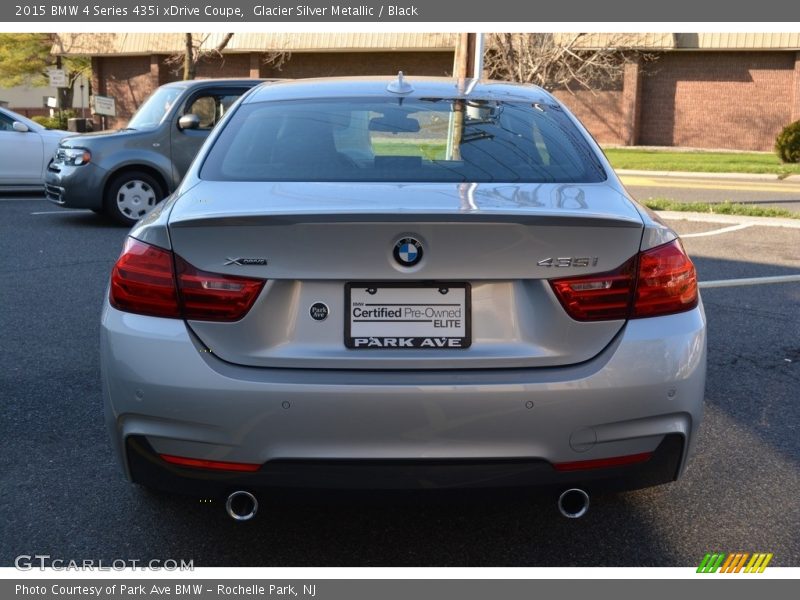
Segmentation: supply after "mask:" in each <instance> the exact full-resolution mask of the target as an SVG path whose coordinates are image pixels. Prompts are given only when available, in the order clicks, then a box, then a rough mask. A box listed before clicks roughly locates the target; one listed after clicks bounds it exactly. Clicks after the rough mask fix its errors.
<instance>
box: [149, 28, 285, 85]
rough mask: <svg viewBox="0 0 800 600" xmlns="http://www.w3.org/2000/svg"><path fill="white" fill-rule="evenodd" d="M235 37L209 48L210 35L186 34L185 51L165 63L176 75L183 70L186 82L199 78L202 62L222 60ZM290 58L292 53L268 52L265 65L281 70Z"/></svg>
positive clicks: (228, 36)
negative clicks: (205, 60)
mask: <svg viewBox="0 0 800 600" xmlns="http://www.w3.org/2000/svg"><path fill="white" fill-rule="evenodd" d="M233 35H234V34H232V33H226V34H225V35H224V36H223V37H222V39H221V40H220V41H219V42H218V43H217V44H216V45H215V46H213V47H209V46H208V42H209V39H210V38H211V34H210V33H204V34H199V33H185V34H183V43H184V48H183V51H182V52H178V53H177V54H174V55H172V56H170V57H169V58H167V60H166V61H165V62H166V63H167V64H168V65H171V66H173V67H175V71H176V73H177V72H178V70H179V69H182V70H183V79H184V80H188V79H194V78H195V77H197V65H198V64H199V63H200V61H201V60H203V59H205V58H209V57H219V58H221V57H222V51H223V50H224V49H225V48H227V47H228V44H229V43H230V41H231V38H233ZM289 58H291V53H290V52H288V51H284V50H274V51H268V52H265V53H264V64H268V65H271V66H272V67H273V68H276V69H278V70H280V68H281V67H282V66H283V65H284V64H285V63H286V61H288V60H289Z"/></svg>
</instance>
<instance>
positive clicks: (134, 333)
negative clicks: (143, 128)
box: [101, 77, 706, 470]
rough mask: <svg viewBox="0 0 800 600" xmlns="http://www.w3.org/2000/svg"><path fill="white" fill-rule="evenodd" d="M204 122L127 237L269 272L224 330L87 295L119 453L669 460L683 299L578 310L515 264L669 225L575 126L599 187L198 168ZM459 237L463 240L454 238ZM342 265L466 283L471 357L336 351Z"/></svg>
mask: <svg viewBox="0 0 800 600" xmlns="http://www.w3.org/2000/svg"><path fill="white" fill-rule="evenodd" d="M385 86H386V78H383V77H381V78H363V79H356V80H355V81H353V80H352V79H351V78H348V79H346V80H344V79H343V80H339V81H333V82H331V81H322V80H320V81H300V82H288V81H287V82H277V83H274V84H271V85H269V86H260V87H259V88H257V89H256V90H253V91H252V92H251V93H250V94H249V95H247V96H246V97H245V98H244V99H243V102H262V101H269V100H279V99H281V100H282V99H291V98H300V97H319V96H320V95H324V96H327V97H334V96H340V97H346V96H354V95H355V96H362V97H363V96H370V95H375V96H381V95H384V96H385V95H386V94H387V92H386V90H385ZM413 86H414V92H413V93H412V94H411V95H412V96H413V95H419V96H426V97H454V96H460V97H465V96H466V95H469V94H474V95H475V96H481V97H491V96H492V95H493V94H494V95H496V97H497V98H499V99H503V100H522V101H530V102H539V103H544V104H547V105H549V106H551V107H552V106H559V103H558V101H557V100H555V99H554V98H553V97H552V96H550V95H549V94H547V93H546V92H544V91H542V90H539V89H537V88H533V87H531V86H520V85H513V84H498V83H482V82H474V81H471V82H469V85H463V86H459V85H458V84H457V83H455V82H453V81H442V80H434V79H425V78H413ZM562 110H564V111H565V112H566V113H567V114H569V112H568V111H567V110H566V109H564V108H562ZM234 111H235V108H234V109H233V111H231V112H229V113H228V116H227V117H226V119H231V118H235V112H234ZM570 118H572V119H573V121H574V122H575V123H576V126H577V127H578V128H579V130H580V131H582V132H583V133H584V134H585V135H586V136H587V138H588V134H587V133H586V131H585V129H584V128H583V127H582V126H581V125H580V123H578V122H577V120H575V119H574V117H573V116H572V115H570ZM221 129H222V128H221V127H218V128H216V130H215V131H213V132H212V133H211V135H210V137H209V140H208V142H207V144H206V146H205V149H204V150H201V152H200V155H199V157H198V160H197V161H195V163H194V164H193V166H192V167H191V168H190V169H189V171H188V173H187V175H186V176H185V178H184V180H183V182H182V183H181V184H180V186H179V188H178V190H177V191H176V193H175V194H174V196H173V197H172V198H170V199H169V200H168V201H166V202H164V203H162V204H161V205H160V206H159V207H158V208H157V209H156V210H155V211H153V213H151V214H150V215H149V216H148V217H147V218H146V219H144V220H143V222H142V223H140V224H139V225H138V226H136V227H135V228H134V229H133V230H132V232H131V234H132V235H133V236H134V237H137V238H138V239H140V240H143V241H146V242H148V243H153V244H156V245H158V246H161V247H164V248H172V247H174V249H175V251H176V252H177V253H179V254H180V255H181V256H183V257H184V258H185V259H187V260H189V262H191V263H192V264H194V265H195V266H196V267H198V268H201V269H206V270H210V271H215V272H225V273H230V274H236V275H244V276H253V275H254V274H255V276H261V277H266V278H269V279H270V282H269V283H268V284H267V285H266V286H265V288H264V291H263V293H262V295H261V297H260V298H259V299H258V300H257V302H256V305H255V306H254V307H253V309H252V310H251V312H250V314H248V315H247V316H246V317H245V319H243V320H242V321H240V322H239V323H227V324H219V323H209V322H202V323H201V322H192V323H190V324H187V323H185V322H183V321H180V320H176V319H161V318H155V317H147V316H142V315H135V314H126V313H122V312H120V311H118V310H116V309H114V308H112V307H111V306H110V305H109V304H108V301H106V303H105V306H104V309H103V316H102V326H101V366H102V380H103V390H104V397H105V407H106V421H107V424H108V428H109V431H110V433H111V437H112V440H113V443H114V448H115V451H116V452H117V454H118V456H119V458H120V460H121V462H122V464H123V466H126V465H125V460H124V457H123V447H124V440H125V437H126V436H128V435H135V434H138V435H144V436H146V437H147V439H148V441H149V442H150V444H151V445H152V446H153V447H154V448H155V450H156V451H157V452H162V453H169V454H175V455H182V456H191V457H195V458H200V459H210V460H224V461H234V462H263V461H269V460H272V459H280V458H300V459H302V458H308V459H318V458H343V459H376V458H386V459H390V458H402V459H419V460H424V459H431V458H434V459H435V458H458V459H465V458H510V457H511V458H542V459H545V460H549V461H551V462H569V461H574V460H590V459H596V458H606V457H611V456H620V455H626V454H637V453H640V452H648V451H652V450H654V449H655V448H656V446H657V445H658V444H659V442H660V441H661V440H662V439H663V437H664V436H665V435H667V434H670V433H680V434H682V435H684V436H685V438H686V440H687V444H686V445H685V446H684V458H683V461H682V463H681V470H683V469H684V468H685V465H686V457H687V456H688V455H689V454H690V453H691V451H692V449H693V447H694V445H695V443H696V433H697V429H698V427H699V424H700V421H701V418H702V413H703V396H704V388H705V369H706V323H705V315H704V312H703V307H702V302H701V303H700V304H699V305H698V306H697V307H696V308H695V309H693V310H691V311H688V312H684V313H679V314H674V315H669V316H663V317H656V318H649V319H636V320H631V321H628V322H627V323H624V322H621V321H612V322H597V323H577V322H574V321H572V320H571V319H570V318H569V317H568V316H566V313H564V311H563V309H561V307H560V306H558V302H557V300H556V299H555V297H554V296H553V293H552V291H551V289H550V287H549V285H548V284H547V283H546V282H545V281H544V279H546V278H549V277H553V274H552V273H553V269H548V268H547V267H541V266H537V265H536V261H537V260H538V259H539V258H541V257H543V256H598V257H599V260H598V264H597V265H596V266H589V267H584V268H575V269H572V268H571V269H570V270H569V271H570V273H571V274H572V273H575V274H577V273H579V272H587V273H591V272H601V271H605V270H608V269H610V268H614V267H616V266H619V264H621V263H622V262H624V260H626V259H627V258H629V257H631V256H633V255H634V254H635V253H636V252H638V251H639V249H640V248H645V249H646V248H649V247H651V246H654V245H659V244H660V243H664V242H666V241H670V240H671V239H674V238H675V237H676V236H675V234H674V232H672V231H671V230H670V229H669V228H667V227H665V226H664V225H663V224H662V223H660V221H659V220H658V219H657V217H655V216H654V215H653V214H652V213H650V211H647V210H646V209H643V208H641V207H640V206H638V205H637V204H636V203H635V202H634V201H633V200H632V199H631V198H630V197H629V196H628V194H627V193H626V191H625V189H624V188H623V186H622V185H621V183H620V182H619V179H618V178H617V177H616V175H614V173H613V170H612V169H611V167H610V165H609V164H608V162H607V161H606V160H605V157H604V156H603V155H602V152H601V151H600V149H599V148H598V147H597V146H596V144H595V143H594V142H593V141H592V140H591V139H589V140H588V141H589V143H590V146H591V147H592V148H594V149H595V151H596V153H597V155H598V160H599V161H600V163H601V164H602V165H603V166H604V168H605V170H606V172H607V174H608V180H607V181H606V182H605V183H601V184H590V185H574V184H570V185H559V184H542V185H524V186H523V185H515V184H503V185H501V184H495V185H490V184H481V185H475V184H463V185H453V184H402V185H398V184H349V183H348V184H301V183H297V184H292V183H274V184H270V183H263V184H254V183H224V184H223V183H213V182H208V181H202V180H201V179H199V177H198V175H197V173H198V171H199V168H200V165H201V164H202V161H203V156H204V153H205V152H207V149H208V147H210V145H211V144H213V143H214V140H215V139H216V136H217V135H219V132H220V131H221ZM399 235H412V236H413V237H416V238H417V239H420V240H421V241H422V242H423V243H424V244H425V250H426V257H425V260H424V261H423V262H422V263H420V264H419V265H417V266H415V267H414V268H413V269H415V270H417V271H414V272H409V273H402V272H400V271H399V270H398V268H395V267H392V266H391V263H392V262H393V261H392V257H391V247H392V244H393V242H394V241H396V240H397V239H398V238H397V236H399ZM467 239H474V240H480V244H478V246H480V247H479V248H477V249H470V248H469V245H468V244H466V243H465V240H467ZM337 240H338V241H339V245H332V244H333V242H335V241H337ZM359 250H361V252H362V255H361V256H359ZM376 253H377V254H376ZM225 256H265V257H269V259H270V260H269V262H270V264H269V265H267V266H264V267H261V266H247V267H243V266H237V265H230V266H228V267H224V266H222V265H220V258H221V257H225ZM376 256H377V257H379V260H374V258H375V257H376ZM367 257H369V258H370V259H369V260H366V258H367ZM606 263H608V264H606ZM406 271H408V270H406ZM359 278H367V279H374V280H396V279H404V278H405V279H409V280H416V279H421V278H425V279H435V278H442V279H450V280H464V281H469V282H470V283H471V284H472V285H473V289H474V295H473V311H474V312H473V328H474V331H473V337H474V339H475V344H474V346H473V348H471V349H470V350H469V351H468V352H469V353H470V354H468V355H462V356H459V355H454V354H453V353H451V352H445V353H443V354H442V353H437V354H435V355H433V354H428V355H426V354H424V353H419V352H418V351H405V352H406V353H407V354H403V352H404V351H393V350H392V351H388V352H389V353H388V354H378V355H370V354H363V353H362V352H361V351H349V352H348V351H346V350H345V349H344V348H343V347H342V322H341V319H342V318H343V317H342V315H343V308H344V307H343V294H342V289H343V282H344V281H352V280H355V279H359ZM317 301H324V302H325V303H326V304H328V305H329V307H330V310H331V316H330V317H329V318H328V319H326V320H325V321H324V322H315V321H313V320H312V319H310V318H308V307H309V306H310V305H311V304H312V303H313V302H317ZM354 352H355V353H354ZM235 363H241V364H235ZM243 365H252V366H243ZM254 366H255V367H256V368H254ZM432 366H433V367H435V368H431V367H432ZM298 367H302V368H298ZM461 367H468V368H461ZM507 367H515V368H507Z"/></svg>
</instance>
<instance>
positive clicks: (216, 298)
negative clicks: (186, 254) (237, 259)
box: [109, 238, 264, 321]
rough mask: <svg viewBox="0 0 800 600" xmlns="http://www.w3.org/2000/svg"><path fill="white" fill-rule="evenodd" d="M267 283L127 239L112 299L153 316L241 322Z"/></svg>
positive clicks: (113, 276)
mask: <svg viewBox="0 0 800 600" xmlns="http://www.w3.org/2000/svg"><path fill="white" fill-rule="evenodd" d="M176 265H177V272H176ZM263 287H264V280H263V279H254V278H249V277H235V276H231V275H222V274H219V273H209V272H206V271H201V270H199V269H197V268H195V267H194V266H192V265H190V264H189V263H188V262H186V261H185V260H183V259H182V258H181V257H180V256H175V255H174V254H173V253H172V252H170V251H169V250H164V249H163V248H158V247H156V246H151V245H150V244H145V243H144V242H140V241H139V240H136V239H133V238H128V240H127V241H126V242H125V247H124V248H123V250H122V255H121V256H120V257H119V259H118V260H117V263H116V264H115V265H114V269H113V271H112V272H111V291H110V294H109V300H110V302H111V305H112V306H113V307H115V308H117V309H119V310H122V311H125V312H131V313H137V314H142V315H151V316H154V317H169V318H183V319H191V320H197V321H238V320H239V319H241V318H242V317H244V316H245V315H246V314H247V312H248V311H249V310H250V308H251V307H252V306H253V303H254V302H255V300H256V298H257V297H258V294H259V293H260V292H261V289H262V288H263Z"/></svg>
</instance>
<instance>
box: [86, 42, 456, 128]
mask: <svg viewBox="0 0 800 600" xmlns="http://www.w3.org/2000/svg"><path fill="white" fill-rule="evenodd" d="M263 58H264V57H263V55H261V54H259V53H242V54H225V55H224V56H223V57H222V58H219V57H209V58H207V59H204V60H202V61H201V62H200V63H199V64H198V66H197V78H198V79H205V78H214V77H251V76H257V77H285V78H299V77H333V76H342V75H394V74H396V73H397V71H399V70H403V71H404V72H406V73H408V74H411V75H449V74H450V73H451V72H452V70H453V54H452V52H375V53H372V52H369V53H368V52H317V53H306V52H303V53H294V54H292V55H291V58H290V59H289V60H288V62H286V63H285V64H284V65H283V67H282V68H281V69H280V70H278V69H275V68H274V67H271V66H270V65H267V64H265V63H264V60H263ZM167 59H168V57H167V56H164V55H153V56H114V57H106V56H103V57H93V58H92V71H93V79H92V89H93V90H94V91H95V93H97V94H100V95H102V96H112V97H113V98H114V99H115V100H116V105H117V117H116V118H114V119H112V118H110V117H109V118H107V119H106V128H108V129H113V128H119V127H125V125H127V123H128V120H129V119H130V118H131V116H133V113H134V112H135V111H136V109H137V108H138V107H139V106H140V105H141V103H142V102H143V101H144V100H146V99H147V97H148V96H149V95H150V94H151V93H152V92H153V91H154V90H155V89H156V88H157V87H158V86H160V85H164V84H165V83H169V82H170V81H177V80H179V79H180V78H181V77H182V76H183V70H182V67H181V66H180V65H173V64H169V63H168V62H167ZM95 121H96V123H95V126H96V128H97V129H99V128H100V118H99V117H96V118H95Z"/></svg>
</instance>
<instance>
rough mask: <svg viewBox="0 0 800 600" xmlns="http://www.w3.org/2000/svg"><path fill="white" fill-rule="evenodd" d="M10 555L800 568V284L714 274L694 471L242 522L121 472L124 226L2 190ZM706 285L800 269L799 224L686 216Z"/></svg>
mask: <svg viewBox="0 0 800 600" xmlns="http://www.w3.org/2000/svg"><path fill="white" fill-rule="evenodd" d="M0 213H1V214H2V219H0V257H2V262H1V263H0V270H2V274H3V277H4V281H3V285H2V288H0V289H2V302H0V332H2V339H3V352H2V353H1V354H0V382H1V383H0V396H1V397H2V401H3V418H2V419H0V512H1V513H2V519H0V540H2V542H3V543H2V544H0V565H2V566H11V565H13V563H14V558H15V557H16V556H18V555H20V554H30V555H33V554H49V555H51V556H52V557H53V558H62V559H66V560H68V559H76V560H83V559H94V560H100V559H102V560H104V561H112V560H114V559H125V560H134V559H135V560H142V561H144V560H149V559H153V558H160V559H167V558H172V559H184V560H194V564H195V565H196V566H571V565H580V566H606V565H614V566H689V565H696V564H698V563H699V561H700V559H701V558H702V557H703V555H704V554H705V553H706V552H709V551H722V552H734V551H745V552H772V553H774V559H773V561H772V563H771V564H772V565H775V566H800V502H798V498H799V497H800V431H798V429H800V283H797V282H795V283H783V284H772V285H754V286H746V287H741V286H739V287H724V288H714V289H706V290H704V291H703V300H704V303H705V308H706V312H707V316H708V322H709V347H708V351H709V354H708V355H709V370H708V384H707V392H706V402H707V403H706V407H707V411H706V417H705V421H704V423H703V426H702V429H701V433H700V438H699V445H698V449H697V453H696V454H695V456H694V458H693V460H692V461H691V463H690V466H689V470H688V472H687V473H686V475H685V477H684V478H683V479H681V480H680V481H679V482H677V483H673V484H671V485H667V486H661V487H659V488H653V489H650V490H645V491H640V492H633V493H627V494H618V495H604V496H599V497H596V498H593V500H592V507H591V510H590V511H589V513H588V515H587V516H586V517H585V518H584V519H581V520H578V521H568V520H566V519H563V518H562V517H560V516H559V515H558V513H557V511H556V507H555V501H554V498H553V497H550V496H538V497H534V498H528V497H516V496H515V497H505V496H503V497H491V496H489V497H480V498H478V497H476V498H458V499H452V498H448V499H442V498H437V499H436V500H435V501H431V502H427V501H425V500H424V499H420V498H418V497H414V498H405V497H402V498H401V497H393V498H385V497H381V498H378V497H372V496H368V497H364V496H349V497H344V498H343V497H337V498H332V499H330V501H328V499H327V498H323V497H313V498H303V497H296V498H292V499H285V498H284V499H278V500H270V499H266V501H265V502H264V503H263V504H262V508H261V510H260V511H259V515H258V517H257V518H256V519H254V520H253V521H251V522H249V523H246V524H237V523H234V522H233V521H231V520H230V519H229V518H228V517H227V516H225V515H224V512H223V509H222V507H221V506H219V505H218V504H201V503H198V502H194V501H189V500H186V499H183V498H173V497H167V496H163V495H159V494H151V493H147V492H145V491H143V490H141V489H138V488H136V487H133V486H131V485H129V484H128V483H127V482H125V481H124V480H123V479H122V477H121V475H120V474H119V473H118V472H117V471H116V467H115V465H114V462H113V459H112V455H111V450H110V447H109V444H108V442H107V439H106V434H105V429H104V424H103V414H102V402H101V397H100V383H99V369H98V360H99V359H98V336H99V322H98V321H99V311H100V306H101V302H102V296H103V292H104V289H105V285H106V280H107V276H108V273H109V271H110V268H111V266H112V264H113V262H114V260H115V258H116V256H117V255H118V253H119V249H120V247H121V244H122V241H123V239H124V237H125V233H126V232H125V230H123V229H119V228H116V227H114V226H113V225H111V224H110V223H109V222H107V221H105V220H103V219H101V218H99V217H97V216H96V215H94V214H93V213H91V212H88V211H80V212H79V211H76V212H70V211H62V210H59V209H57V208H56V207H53V206H52V205H50V204H48V203H47V202H45V201H44V200H40V199H38V198H35V197H29V198H12V197H2V198H0ZM671 224H672V225H673V226H674V227H676V229H678V231H679V232H681V233H682V234H688V235H687V237H686V238H685V245H686V247H687V249H688V251H689V253H690V254H691V255H692V257H693V259H694V260H695V262H696V265H697V268H698V272H699V276H700V279H701V280H702V281H711V280H724V279H734V278H744V277H748V278H750V277H765V276H776V275H790V274H798V273H800V229H796V228H795V229H787V228H776V227H762V226H758V225H752V226H747V227H744V228H740V229H737V230H735V231H729V232H723V233H714V232H717V231H718V230H720V229H722V228H724V227H729V226H730V224H719V223H708V222H693V221H685V220H677V221H673V222H671Z"/></svg>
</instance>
